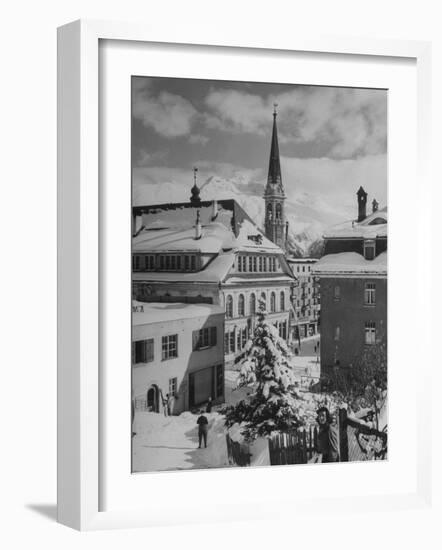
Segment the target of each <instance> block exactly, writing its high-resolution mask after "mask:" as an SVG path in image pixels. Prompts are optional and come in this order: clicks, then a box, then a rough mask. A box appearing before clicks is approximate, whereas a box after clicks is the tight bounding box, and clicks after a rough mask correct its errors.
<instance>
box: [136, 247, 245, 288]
mask: <svg viewBox="0 0 442 550" xmlns="http://www.w3.org/2000/svg"><path fill="white" fill-rule="evenodd" d="M234 262H235V254H233V253H232V252H230V253H224V254H219V255H218V256H217V257H216V258H214V259H213V260H212V261H211V262H210V263H209V265H208V266H207V267H206V268H205V269H203V270H202V271H197V272H195V273H182V272H177V273H174V272H163V271H147V272H141V271H135V272H133V273H132V280H133V281H152V282H153V281H159V282H162V281H164V282H180V283H181V282H188V283H189V282H190V283H195V284H198V283H218V282H220V281H223V280H224V279H225V277H226V276H227V274H228V273H229V271H230V269H231V267H232V266H233V264H234Z"/></svg>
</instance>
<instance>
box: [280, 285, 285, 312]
mask: <svg viewBox="0 0 442 550" xmlns="http://www.w3.org/2000/svg"><path fill="white" fill-rule="evenodd" d="M279 307H280V309H281V311H284V310H285V292H284V291H283V290H281V293H280V295H279Z"/></svg>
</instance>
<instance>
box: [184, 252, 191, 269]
mask: <svg viewBox="0 0 442 550" xmlns="http://www.w3.org/2000/svg"><path fill="white" fill-rule="evenodd" d="M184 269H185V271H189V270H190V256H184Z"/></svg>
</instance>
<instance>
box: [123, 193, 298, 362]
mask: <svg viewBox="0 0 442 550" xmlns="http://www.w3.org/2000/svg"><path fill="white" fill-rule="evenodd" d="M134 214H135V216H136V217H139V218H140V220H138V221H135V226H138V227H139V229H138V230H137V232H136V235H135V236H134V237H133V244H132V261H133V264H132V268H133V275H132V279H133V297H134V299H136V300H138V301H141V302H182V303H201V304H203V303H206V304H211V305H217V306H220V307H222V308H223V309H224V311H225V340H224V342H225V360H226V363H228V364H234V363H235V361H236V360H237V359H238V357H239V356H240V355H241V354H242V351H243V348H244V346H245V343H246V341H247V339H248V338H249V335H250V331H251V330H253V328H254V324H255V319H256V313H257V311H258V304H259V300H264V302H265V304H266V307H267V311H268V314H269V319H270V320H272V321H273V323H274V324H275V325H276V326H278V328H279V330H280V334H281V336H283V337H284V338H285V339H286V340H289V338H290V334H289V332H290V331H289V320H290V312H291V297H292V291H293V286H294V284H295V277H294V276H293V273H292V271H291V269H290V267H289V265H288V263H287V260H286V258H285V256H284V253H283V251H282V250H281V249H280V248H279V247H278V246H277V245H276V244H274V243H273V242H271V241H270V240H269V239H267V238H266V237H265V236H264V235H263V233H262V232H261V231H260V230H259V229H258V227H257V226H256V225H255V224H254V222H253V221H252V220H251V219H250V218H249V217H248V215H247V214H246V213H245V212H244V210H243V209H242V208H241V207H240V206H239V205H238V204H237V203H236V202H235V201H234V200H221V201H199V202H198V204H197V205H195V203H192V202H189V203H170V204H162V205H155V206H145V207H139V208H136V209H134Z"/></svg>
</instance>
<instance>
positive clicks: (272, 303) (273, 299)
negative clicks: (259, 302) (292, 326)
mask: <svg viewBox="0 0 442 550" xmlns="http://www.w3.org/2000/svg"><path fill="white" fill-rule="evenodd" d="M270 311H271V312H272V313H275V311H276V295H275V293H274V292H272V293H271V294H270Z"/></svg>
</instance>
